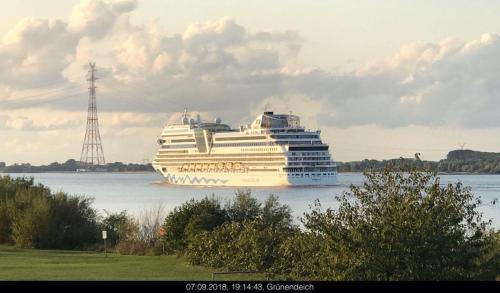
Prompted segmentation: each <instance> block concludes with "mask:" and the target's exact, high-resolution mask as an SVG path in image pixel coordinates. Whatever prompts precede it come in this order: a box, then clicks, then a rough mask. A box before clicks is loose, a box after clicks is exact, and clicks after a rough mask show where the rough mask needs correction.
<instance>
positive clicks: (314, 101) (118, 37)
mask: <svg viewBox="0 0 500 293" xmlns="http://www.w3.org/2000/svg"><path fill="white" fill-rule="evenodd" d="M136 7H137V2H136V1H103V0H88V1H82V2H81V3H80V4H79V5H77V6H76V7H75V8H74V9H73V11H72V13H71V15H70V16H69V18H68V20H67V21H64V20H60V19H50V20H47V19H25V20H22V21H20V22H19V23H18V24H17V25H16V26H15V27H14V28H12V29H11V30H10V31H9V33H8V34H6V35H5V36H4V37H3V39H2V41H1V42H0V101H1V103H2V108H3V109H22V108H23V107H24V108H32V109H35V108H45V109H44V111H48V110H46V109H51V111H54V112H57V113H59V114H54V115H56V116H55V117H58V118H60V119H61V121H64V122H59V123H60V124H57V123H55V122H51V123H49V122H46V123H45V122H43V123H42V121H41V120H39V119H38V118H36V117H35V116H36V115H35V114H33V115H35V116H31V114H29V113H31V112H25V113H17V114H12V113H8V114H7V115H9V116H8V117H9V118H8V119H7V118H5V117H4V118H2V119H3V120H1V119H0V126H1V125H3V127H4V128H5V127H8V129H10V130H11V131H12V130H14V129H19V130H20V129H24V130H28V129H32V130H37V129H38V130H40V129H46V130H47V129H49V128H51V127H55V128H57V127H59V129H62V128H64V127H65V126H64V125H65V123H69V122H68V121H67V120H68V119H62V118H63V117H72V118H70V119H69V120H78V119H80V118H81V117H83V119H82V120H84V119H85V114H84V112H85V111H86V99H87V95H86V94H85V90H86V87H85V85H84V83H85V76H84V74H85V72H86V70H87V63H88V61H89V60H96V61H97V65H98V76H99V77H100V80H99V81H98V90H97V95H98V109H99V111H100V118H101V117H102V122H103V123H102V124H101V125H102V126H103V128H104V130H103V133H108V134H109V135H114V134H116V133H119V130H120V129H126V132H127V133H128V134H130V133H132V132H134V131H136V130H135V129H139V128H148V129H149V130H148V131H151V132H154V131H153V129H154V128H155V127H156V128H161V126H162V125H163V122H162V121H165V120H167V116H168V115H170V114H172V113H173V112H176V111H182V110H183V109H184V108H185V107H187V108H189V109H190V110H194V111H197V112H200V113H203V115H202V116H203V117H205V116H206V117H209V118H208V119H212V118H213V117H217V116H221V117H222V118H223V119H224V121H225V122H228V123H230V124H238V123H248V122H251V120H253V118H254V116H255V115H256V114H257V113H258V111H261V110H262V109H263V108H266V105H268V107H272V108H274V109H276V111H278V110H279V111H286V112H288V111H289V110H291V111H293V112H294V113H297V114H299V115H301V116H302V117H304V118H303V122H304V124H305V125H306V126H307V127H320V128H328V127H337V128H346V129H347V128H352V127H356V126H362V125H375V126H376V127H382V128H400V127H406V126H410V125H419V126H422V127H466V128H488V127H491V128H493V127H499V126H500V115H498V114H497V112H498V111H497V109H499V108H500V83H498V72H500V36H499V35H498V34H496V33H487V34H483V35H481V36H478V38H477V39H476V40H469V41H463V40H459V39H456V38H453V37H450V38H446V39H444V40H443V41H441V42H437V43H430V42H417V43H412V44H406V45H403V46H401V48H400V50H399V51H398V52H396V53H395V54H393V55H392V56H391V57H389V58H387V59H386V60H381V61H380V62H377V63H374V64H367V65H365V66H362V67H360V68H358V69H357V70H355V71H353V72H345V73H332V72H328V71H326V70H324V69H322V68H311V67H307V66H302V65H300V64H297V61H296V56H297V54H298V53H299V51H300V49H301V46H302V44H303V42H304V40H303V39H302V38H301V36H300V35H299V33H298V32H295V31H284V32H283V31H282V32H275V31H270V32H265V31H257V32H252V31H251V30H250V29H249V28H247V27H244V26H242V25H241V24H238V22H237V21H236V20H235V19H232V18H229V17H224V18H221V19H217V20H212V21H208V22H205V23H196V24H192V25H190V26H188V27H187V28H186V30H185V31H184V32H179V33H167V32H166V30H165V29H164V28H163V27H161V25H159V24H158V23H157V22H151V23H149V24H144V25H136V24H134V23H132V22H131V21H130V16H131V15H132V14H133V13H134V10H135V9H136ZM331 53H332V54H335V52H331ZM58 111H59V112H58ZM4 113H7V112H4ZM62 113H64V114H62ZM0 114H1V113H0ZM57 115H60V116H57ZM63 115H65V116H63ZM76 115H78V118H77V116H76ZM6 119H7V120H6ZM2 121H3V122H2ZM44 123H45V124H44ZM7 124H8V125H7ZM6 125H7V126H6ZM67 126H68V127H74V128H75V130H76V129H77V127H83V126H82V125H80V126H77V125H76V124H75V125H72V124H71V123H69V124H68V125H67ZM47 131H48V130H47ZM157 132H159V130H158V131H157ZM82 135H83V134H82Z"/></svg>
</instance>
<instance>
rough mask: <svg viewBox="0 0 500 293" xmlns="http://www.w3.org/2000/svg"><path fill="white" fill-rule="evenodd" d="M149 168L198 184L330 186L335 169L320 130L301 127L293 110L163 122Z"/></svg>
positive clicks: (173, 179)
mask: <svg viewBox="0 0 500 293" xmlns="http://www.w3.org/2000/svg"><path fill="white" fill-rule="evenodd" d="M158 144H159V145H160V149H159V150H158V153H157V155H156V158H155V160H154V162H153V167H154V169H155V170H156V171H158V172H160V173H161V174H162V175H163V176H164V177H165V179H166V181H167V182H168V183H171V184H179V185H202V186H295V185H298V186H321V185H334V184H335V183H336V178H337V168H336V164H335V162H333V161H332V158H331V156H330V153H329V151H328V149H329V146H328V144H325V143H323V142H322V141H321V138H320V131H319V130H318V131H310V130H306V129H305V128H304V127H302V126H301V125H300V119H299V117H298V116H296V115H291V114H290V115H288V114H274V113H273V112H264V114H262V115H260V116H258V117H257V118H256V119H255V121H254V122H253V123H252V124H250V125H246V126H240V128H239V129H231V127H229V126H228V125H226V124H222V123H221V119H220V118H217V119H215V121H214V122H213V123H211V122H203V121H201V119H200V117H199V116H198V117H197V119H196V120H195V119H193V118H190V117H189V116H188V114H187V113H186V111H184V115H183V117H182V121H180V123H178V124H168V125H166V126H165V128H164V129H163V132H162V134H161V136H160V137H159V138H158Z"/></svg>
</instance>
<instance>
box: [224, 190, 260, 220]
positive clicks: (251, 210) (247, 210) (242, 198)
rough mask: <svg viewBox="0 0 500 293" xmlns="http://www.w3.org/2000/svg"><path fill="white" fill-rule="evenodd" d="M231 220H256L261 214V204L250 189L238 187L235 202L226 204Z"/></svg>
mask: <svg viewBox="0 0 500 293" xmlns="http://www.w3.org/2000/svg"><path fill="white" fill-rule="evenodd" d="M226 210H227V213H228V215H229V218H230V220H231V221H234V222H238V223H242V222H244V221H251V220H255V219H257V218H258V217H260V216H261V213H262V211H261V204H260V203H259V202H258V200H257V199H256V198H255V197H252V193H251V191H250V190H248V189H238V190H237V191H236V196H235V198H234V202H232V203H231V202H230V203H229V204H228V205H227V206H226Z"/></svg>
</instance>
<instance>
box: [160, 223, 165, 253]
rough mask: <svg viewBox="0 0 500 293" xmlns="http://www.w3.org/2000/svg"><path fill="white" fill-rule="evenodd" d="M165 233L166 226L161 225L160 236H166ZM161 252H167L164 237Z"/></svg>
mask: <svg viewBox="0 0 500 293" xmlns="http://www.w3.org/2000/svg"><path fill="white" fill-rule="evenodd" d="M165 233H166V231H165V228H163V227H161V228H160V231H159V234H160V237H163V236H165ZM161 254H162V255H164V254H165V241H163V239H161Z"/></svg>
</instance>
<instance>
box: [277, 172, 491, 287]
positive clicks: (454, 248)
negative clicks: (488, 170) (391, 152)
mask: <svg viewBox="0 0 500 293" xmlns="http://www.w3.org/2000/svg"><path fill="white" fill-rule="evenodd" d="M365 178H366V179H365V182H364V184H363V185H362V186H351V188H350V191H349V192H347V193H344V194H343V195H342V196H340V197H337V199H338V201H339V204H340V205H339V208H338V209H327V210H326V211H323V210H322V209H321V206H320V204H319V202H317V203H316V208H315V209H314V210H313V211H311V212H310V213H308V214H306V215H305V218H304V220H303V223H304V226H305V228H306V231H304V232H303V234H298V235H294V236H292V237H291V238H289V239H288V241H286V242H285V243H284V244H283V245H282V247H281V249H280V257H281V258H282V261H281V262H278V264H280V265H281V266H279V267H278V268H277V269H278V271H280V272H281V273H282V274H283V275H287V276H289V277H291V278H308V279H319V280H468V279H494V278H495V277H496V276H497V275H498V274H499V272H500V270H499V267H495V266H496V265H498V250H497V252H494V247H495V246H496V245H498V244H495V243H498V237H496V238H495V233H494V232H493V230H492V229H491V228H490V222H485V221H483V220H482V218H481V213H480V212H478V207H479V205H480V204H481V200H480V199H478V198H476V197H475V196H474V195H473V194H472V193H471V191H470V188H466V187H463V186H462V184H461V183H456V184H448V185H446V186H442V185H441V184H440V181H439V177H437V176H436V175H435V174H433V173H429V172H425V171H421V170H417V169H411V170H410V171H409V172H402V170H397V169H394V168H393V167H390V166H387V167H386V168H384V169H383V170H381V171H370V172H366V173H365ZM495 241H496V242H495ZM286 263H288V264H289V267H288V268H287V267H286V266H285V264H286Z"/></svg>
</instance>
